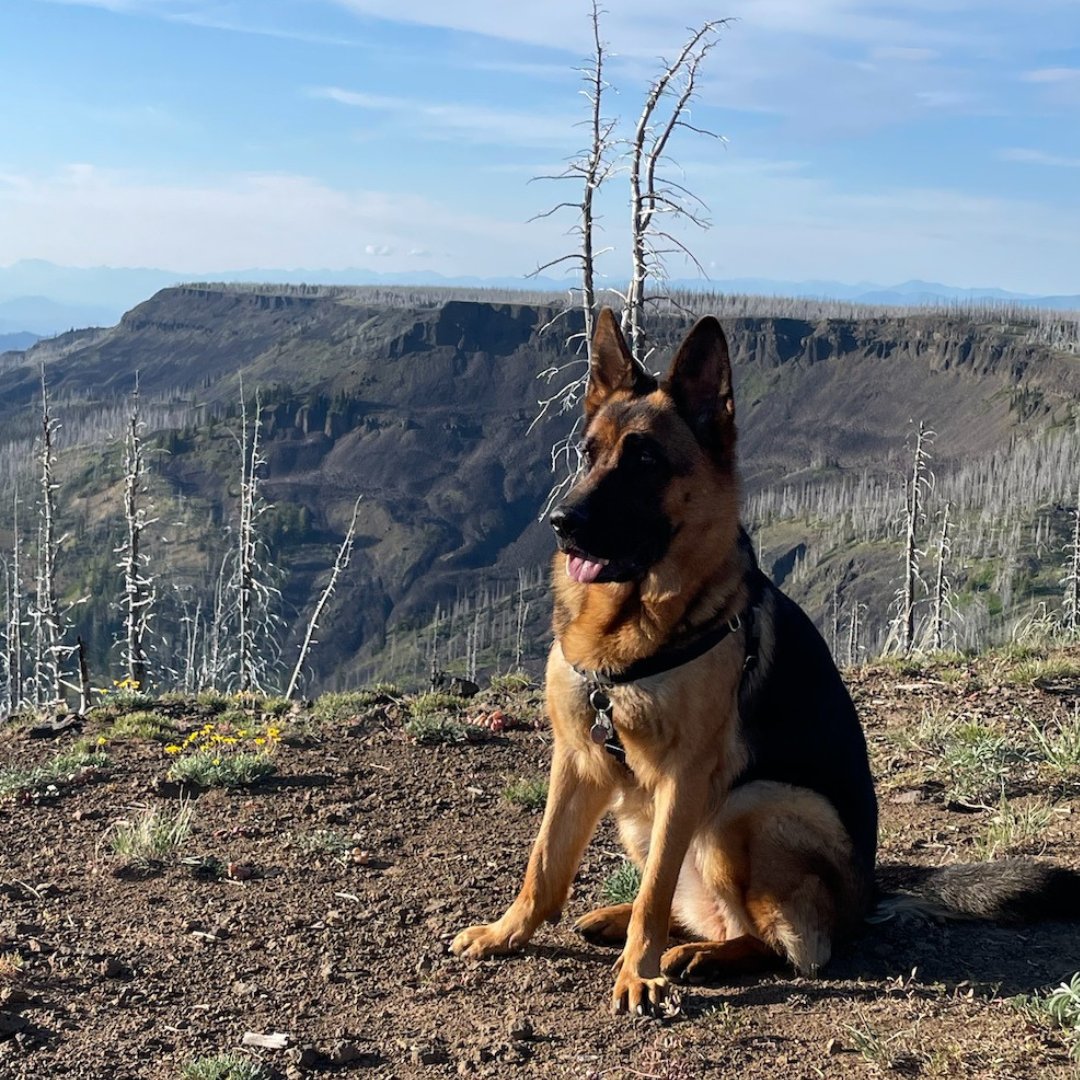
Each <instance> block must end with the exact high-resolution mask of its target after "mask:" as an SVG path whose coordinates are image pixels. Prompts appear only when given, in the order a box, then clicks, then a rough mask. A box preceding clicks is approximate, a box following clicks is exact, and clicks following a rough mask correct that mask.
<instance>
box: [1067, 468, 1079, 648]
mask: <svg viewBox="0 0 1080 1080" xmlns="http://www.w3.org/2000/svg"><path fill="white" fill-rule="evenodd" d="M1068 556H1069V562H1068V572H1067V573H1066V575H1065V627H1064V628H1065V630H1066V631H1067V632H1068V633H1070V634H1076V633H1077V632H1080V481H1078V482H1077V486H1076V510H1075V512H1074V514H1073V534H1072V543H1071V544H1070V545H1069V551H1068Z"/></svg>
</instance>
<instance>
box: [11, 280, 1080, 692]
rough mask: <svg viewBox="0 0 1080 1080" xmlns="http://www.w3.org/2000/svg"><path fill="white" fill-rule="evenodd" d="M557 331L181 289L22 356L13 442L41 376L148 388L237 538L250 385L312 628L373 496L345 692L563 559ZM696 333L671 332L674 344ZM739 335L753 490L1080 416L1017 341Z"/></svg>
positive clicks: (888, 328) (1065, 387)
mask: <svg viewBox="0 0 1080 1080" xmlns="http://www.w3.org/2000/svg"><path fill="white" fill-rule="evenodd" d="M552 315H553V312H552V311H551V310H549V309H544V308H536V307H530V306H525V305H513V304H484V303H471V302H461V301H451V302H448V303H442V304H432V305H430V306H427V307H422V308H412V309H405V308H401V307H387V306H384V305H379V304H375V303H371V302H368V301H365V300H364V299H363V298H357V296H355V295H351V294H348V293H342V294H341V295H322V294H320V295H314V296H307V295H298V294H296V293H295V292H293V291H288V292H281V293H274V292H273V291H265V290H262V291H258V292H244V291H241V290H238V289H237V290H234V289H215V288H210V287H199V288H194V287H192V288H176V289H166V290H164V291H163V292H161V293H158V294H157V295H156V296H155V297H153V298H152V299H151V300H148V301H147V302H146V303H144V304H141V305H140V306H139V307H137V308H135V309H134V310H133V311H131V312H129V313H128V314H127V315H126V316H125V317H124V318H123V320H122V321H121V323H120V324H119V325H118V326H117V327H115V328H113V329H111V330H109V331H106V332H104V333H95V334H92V335H87V336H86V337H84V338H83V339H78V338H74V339H73V340H71V341H69V342H66V343H64V346H63V347H62V348H61V347H58V346H57V345H56V344H50V343H42V344H40V345H38V346H36V347H34V348H32V349H30V350H29V351H28V352H27V353H26V354H24V355H23V356H22V357H17V356H15V357H12V356H9V357H8V360H9V361H10V363H8V364H7V366H5V367H3V368H2V369H0V424H3V423H6V422H7V419H8V418H11V417H14V416H15V415H16V414H18V415H22V416H25V415H26V409H25V406H26V404H27V403H28V402H30V401H31V400H32V399H33V396H34V393H35V390H36V383H37V366H38V361H39V360H40V359H41V358H47V359H48V364H49V377H50V382H51V385H52V388H53V391H54V394H55V396H56V398H57V400H58V401H61V402H62V401H64V399H67V400H68V402H69V404H68V405H67V406H65V408H66V409H67V410H68V412H69V414H71V415H86V414H88V413H92V412H93V411H94V410H99V411H100V410H101V409H102V408H103V406H107V405H108V406H111V405H114V404H116V403H117V402H118V401H120V400H121V399H122V397H123V395H125V394H126V393H127V392H128V391H129V390H130V388H131V387H132V385H133V383H134V374H135V372H136V370H137V371H138V372H139V380H140V385H141V389H142V393H143V395H144V398H145V400H146V401H147V402H154V401H157V402H166V401H169V402H173V403H175V409H177V410H179V411H180V412H181V413H183V415H184V416H185V420H184V423H183V424H182V425H178V426H181V427H186V428H187V434H186V437H185V438H184V439H176V440H175V442H174V445H173V446H172V448H171V450H172V452H171V453H170V454H169V455H168V456H167V458H166V459H165V460H163V461H162V463H161V464H160V476H161V478H162V480H163V482H165V483H167V484H169V485H171V486H172V487H173V489H174V490H176V491H182V492H184V494H185V498H186V499H188V500H194V501H195V502H197V503H203V504H205V505H206V506H207V507H209V508H210V509H211V511H212V513H211V515H210V516H211V517H212V519H213V520H215V521H218V522H221V521H224V520H227V519H228V516H229V512H230V511H229V506H230V503H229V499H230V491H229V480H228V472H227V469H225V468H224V467H223V465H222V462H223V460H225V459H224V458H223V457H222V454H223V453H224V450H223V449H222V448H221V447H218V450H217V451H214V452H211V443H210V441H208V438H204V437H203V436H201V435H199V434H198V433H199V431H200V430H201V427H200V426H201V425H205V424H206V423H207V422H208V418H209V417H211V416H214V415H217V416H219V417H221V416H223V415H224V414H225V413H226V412H227V411H228V409H229V408H230V407H231V406H234V405H235V403H236V402H237V401H238V400H239V394H240V378H241V376H242V378H243V385H244V390H245V393H246V394H247V395H248V396H249V397H250V396H251V395H252V394H253V393H254V391H255V390H256V389H258V390H259V393H260V398H261V401H262V419H263V423H264V433H265V436H266V453H267V459H268V464H267V469H266V490H267V494H268V497H269V498H270V499H271V501H273V502H275V503H277V504H279V505H281V506H289V507H293V508H295V509H297V510H298V511H300V510H302V511H303V513H304V515H306V517H305V519H304V520H306V521H310V522H311V523H312V524H311V527H310V529H309V530H308V533H307V535H306V537H302V538H300V539H298V540H296V541H295V543H293V542H292V541H290V545H291V546H287V547H286V548H285V549H284V550H283V553H282V557H281V558H282V562H283V563H284V565H285V568H286V570H287V571H288V572H289V573H288V577H287V579H286V582H287V583H286V587H285V592H286V601H287V604H288V605H289V606H290V607H291V608H293V609H295V611H294V612H293V615H294V618H295V621H296V622H297V623H298V624H300V625H302V622H301V621H302V618H303V616H304V615H305V614H306V612H307V611H308V610H310V606H311V604H312V603H313V602H314V599H315V596H316V594H317V586H318V583H319V582H320V581H321V580H322V576H321V575H322V574H323V573H324V571H325V568H326V566H327V565H328V563H329V561H330V559H331V558H332V552H333V541H334V540H335V539H336V538H340V536H341V534H342V532H343V531H344V527H345V523H346V522H347V520H348V516H349V513H350V511H351V507H352V504H353V501H354V500H355V499H356V497H357V496H362V503H361V511H360V526H359V528H360V534H361V536H360V540H359V544H358V547H359V551H358V553H357V556H356V559H355V561H354V567H353V569H352V571H351V572H350V577H349V579H348V580H347V581H343V583H342V585H341V588H340V590H339V598H338V600H337V602H336V610H337V612H338V614H337V615H336V616H335V617H334V619H333V620H332V621H333V629H332V632H328V633H325V634H324V635H323V637H324V644H323V646H322V648H321V650H320V652H319V653H318V655H317V656H316V667H317V668H318V669H319V670H320V674H321V676H322V678H323V680H324V682H328V681H332V680H333V679H334V678H335V677H336V678H337V679H338V680H340V679H347V677H348V672H349V670H351V669H352V668H353V667H354V665H355V664H357V663H358V662H360V661H358V660H357V657H360V658H361V660H362V659H363V658H364V657H369V656H370V655H371V654H373V653H374V652H376V651H378V650H379V649H381V648H382V646H383V644H384V640H385V631H386V629H387V627H388V626H391V625H394V624H403V623H407V622H409V621H411V620H417V619H421V618H425V617H426V616H427V614H428V613H430V611H431V610H432V609H433V608H434V607H435V605H436V604H437V603H441V604H443V605H447V604H449V603H452V602H453V600H454V598H455V597H456V596H458V595H460V594H462V593H464V592H468V591H469V590H471V589H473V588H475V587H476V585H477V583H478V582H479V581H481V580H483V581H485V582H487V583H489V584H491V585H492V587H495V586H497V585H499V584H501V585H503V586H505V587H507V588H511V589H512V588H513V586H514V583H515V582H516V580H517V574H518V571H519V569H522V568H533V567H536V566H538V565H542V564H543V563H544V562H545V561H546V560H547V558H548V556H549V553H550V551H551V548H552V544H551V542H550V537H549V535H548V529H547V527H546V526H543V525H540V524H539V523H538V522H537V514H538V511H539V509H540V507H541V505H542V504H543V501H544V498H545V495H546V493H547V491H548V489H549V487H550V485H551V482H552V477H551V473H550V468H549V448H550V447H551V445H552V443H553V442H554V441H555V440H556V439H557V438H558V437H559V436H561V435H562V434H563V433H564V432H565V431H566V430H567V429H568V426H569V423H570V420H571V418H570V417H568V416H558V415H556V416H552V417H549V418H547V419H546V420H545V421H543V422H541V423H540V424H538V425H536V427H535V428H532V429H531V430H530V428H531V425H532V423H533V420H534V417H535V416H536V413H537V405H536V402H537V399H538V398H540V397H541V396H544V394H545V389H546V388H545V384H543V383H541V382H538V381H537V378H536V376H537V373H538V372H540V371H542V370H545V369H547V368H551V367H553V366H557V365H559V364H562V363H565V362H567V361H568V360H570V359H572V357H571V355H570V354H569V353H568V352H567V350H566V348H565V346H564V342H565V340H566V338H567V336H568V335H569V334H570V333H572V332H573V331H574V330H575V329H577V326H578V324H576V323H575V321H574V319H573V318H572V317H571V318H570V319H567V320H563V321H561V322H560V323H559V324H558V325H557V326H556V328H554V329H552V330H550V331H548V332H547V333H546V334H545V335H543V336H540V335H538V332H537V331H538V328H539V327H541V326H543V325H544V324H545V323H547V322H548V321H549V320H550V318H551V317H552ZM685 329H686V324H685V322H681V321H680V322H675V321H673V320H672V321H668V322H665V323H662V324H661V325H660V326H659V330H658V336H659V337H660V338H662V339H672V338H675V337H677V336H679V335H681V334H682V333H683V332H684V331H685ZM727 330H728V333H729V336H730V341H731V347H732V354H733V361H734V367H735V378H736V396H737V416H738V423H739V429H740V440H741V442H740V445H741V457H742V461H743V469H744V475H745V477H746V482H747V488H748V490H750V491H753V490H756V489H758V488H760V487H761V486H762V485H765V484H769V483H773V482H775V481H778V480H781V479H783V478H785V477H789V476H791V475H794V474H799V473H800V472H802V471H805V470H808V469H819V470H820V469H834V470H844V469H851V468H857V467H862V466H865V465H868V464H870V465H874V466H877V467H880V468H882V469H888V468H891V467H892V464H891V463H892V461H893V459H894V458H895V456H896V455H897V453H898V452H899V451H900V449H901V448H902V446H903V443H904V440H905V438H906V436H907V433H908V429H909V423H908V422H909V420H910V419H912V418H915V419H922V420H925V421H926V422H927V423H928V424H929V425H930V426H932V427H933V428H935V429H936V430H937V432H938V444H937V454H938V458H939V460H941V459H947V458H955V457H960V456H963V455H972V454H980V453H985V452H987V451H988V450H990V449H993V448H994V447H996V446H998V445H1000V444H1001V443H1002V441H1003V440H1006V439H1008V438H1009V437H1010V435H1011V434H1012V433H1014V432H1015V431H1017V430H1020V429H1021V428H1022V427H1023V428H1025V429H1030V428H1032V427H1033V426H1037V425H1040V424H1049V423H1051V422H1053V421H1055V420H1059V419H1060V418H1061V417H1062V415H1064V413H1065V412H1066V411H1067V410H1069V409H1071V408H1072V405H1073V402H1075V401H1076V400H1078V399H1080V364H1078V363H1077V361H1076V359H1075V358H1070V357H1066V356H1064V355H1060V354H1055V353H1053V352H1051V351H1049V350H1046V349H1044V348H1041V347H1039V346H1035V345H1032V344H1030V343H1028V342H1026V341H1025V340H1024V337H1023V334H1022V333H1019V332H1016V331H1010V330H1009V328H1007V327H1005V328H1003V327H999V326H979V325H974V324H972V323H971V322H970V321H968V320H964V319H959V318H950V317H941V318H928V317H922V316H918V317H912V318H905V319H869V320H860V321H823V322H809V321H803V320H797V319H738V320H733V321H731V322H729V323H728V324H727ZM185 402H186V403H187V404H186V405H185V404H183V403H185ZM1018 403H1019V404H1018ZM185 409H186V412H184V410H185ZM533 614H534V617H535V615H536V612H535V611H534V613H533ZM541 621H542V620H541Z"/></svg>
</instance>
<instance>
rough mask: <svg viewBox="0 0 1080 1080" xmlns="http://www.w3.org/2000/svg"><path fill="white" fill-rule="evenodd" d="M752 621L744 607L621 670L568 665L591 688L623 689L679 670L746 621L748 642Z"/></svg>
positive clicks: (739, 628) (750, 609)
mask: <svg viewBox="0 0 1080 1080" xmlns="http://www.w3.org/2000/svg"><path fill="white" fill-rule="evenodd" d="M753 621H754V620H753V608H748V609H747V610H746V612H745V614H743V615H735V616H733V617H732V618H730V619H718V620H717V621H716V622H715V624H714V625H713V626H711V627H709V628H707V629H706V630H705V631H704V632H703V633H702V634H700V635H699V636H698V637H696V638H694V639H693V640H691V641H688V642H687V643H686V644H685V645H679V646H677V647H676V648H673V649H663V650H661V651H660V652H657V653H653V654H652V656H645V657H642V658H641V659H640V660H635V661H634V662H633V663H632V664H629V665H627V666H626V667H625V668H623V669H622V671H586V670H584V669H582V668H579V667H578V666H577V665H576V664H571V665H570V666H571V667H573V669H574V670H575V671H576V672H577V673H578V674H579V675H580V676H581V677H582V678H583V679H585V680H586V681H587V682H588V683H589V684H590V685H591V686H609V687H610V686H624V685H625V684H626V683H632V682H637V681H638V680H640V679H647V678H649V676H651V675H663V674H664V672H665V671H673V670H674V669H675V668H677V667H682V666H683V664H689V663H690V661H691V660H696V659H697V658H698V657H699V656H704V655H705V653H707V652H708V651H709V650H710V649H715V648H716V646H717V645H719V644H720V642H721V641H723V640H724V638H726V637H727V636H728V635H729V634H735V633H737V632H738V631H739V630H741V629H742V627H743V624H744V623H746V622H749V624H750V626H748V628H747V641H749V639H750V637H751V636H752V634H753V630H752V629H751V627H752V625H753Z"/></svg>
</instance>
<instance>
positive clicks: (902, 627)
mask: <svg viewBox="0 0 1080 1080" xmlns="http://www.w3.org/2000/svg"><path fill="white" fill-rule="evenodd" d="M933 437H934V433H933V432H932V431H929V430H928V429H927V427H926V425H925V423H923V421H921V420H920V421H919V426H918V429H917V430H916V434H915V446H914V450H913V452H912V457H911V472H910V473H909V474H908V480H907V487H906V491H905V493H904V521H903V527H904V577H903V581H902V584H901V586H900V588H899V589H898V590H897V592H896V604H897V611H896V617H895V618H894V619H893V622H892V625H891V627H890V629H889V643H891V644H892V645H893V646H894V647H895V648H897V649H899V651H900V652H902V653H904V654H905V655H906V654H908V653H910V652H911V651H912V650H913V649H914V647H915V608H916V605H917V603H918V597H917V596H916V591H917V588H918V586H919V584H920V582H921V581H922V576H921V574H920V560H921V559H922V557H923V555H924V554H925V552H923V551H922V550H921V549H920V548H919V543H918V536H919V529H920V527H921V525H922V522H923V517H924V516H925V511H924V509H923V496H924V494H925V493H926V491H927V490H928V489H929V487H930V484H931V475H930V471H929V461H930V449H929V448H930V443H931V441H932V440H933ZM889 643H887V645H886V648H888V646H889Z"/></svg>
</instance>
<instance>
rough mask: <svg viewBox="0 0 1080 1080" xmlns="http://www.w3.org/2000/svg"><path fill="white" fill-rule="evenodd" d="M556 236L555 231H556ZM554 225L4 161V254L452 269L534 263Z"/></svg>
mask: <svg viewBox="0 0 1080 1080" xmlns="http://www.w3.org/2000/svg"><path fill="white" fill-rule="evenodd" d="M550 232H551V234H552V235H553V236H554V233H555V230H554V229H552V230H550ZM544 242H545V230H543V229H539V230H537V229H536V228H534V227H528V226H526V225H525V224H524V223H518V222H514V221H501V220H499V219H497V218H495V217H485V216H482V215H480V214H475V213H470V212H469V211H467V210H464V209H462V208H460V207H458V206H451V205H444V204H442V203H439V202H435V201H433V200H430V199H425V198H421V197H419V196H416V195H410V194H404V193H388V192H383V191H365V190H357V191H344V190H340V189H336V188H333V187H330V186H328V185H327V184H325V183H322V182H320V181H319V180H316V179H313V178H311V177H306V176H293V175H280V174H243V175H231V176H224V177H216V178H212V179H205V180H202V181H198V182H191V183H181V182H171V181H159V180H152V179H147V178H144V177H139V176H134V175H131V174H127V173H121V172H115V171H111V170H107V169H101V168H97V167H95V166H93V165H89V164H74V165H69V166H67V167H65V168H64V169H62V170H60V171H59V172H57V173H54V174H51V175H43V176H41V175H27V174H21V173H18V172H15V171H12V170H5V169H4V168H3V167H2V166H0V265H3V264H6V263H10V262H14V261H15V260H17V259H21V258H41V259H49V260H51V261H53V262H58V263H63V264H67V265H76V266H78V265H91V264H105V265H111V266H165V267H168V268H169V269H174V270H177V271H180V272H185V273H199V272H204V271H206V269H207V268H208V267H216V268H226V269H227V268H231V267H243V266H263V267H275V266H301V267H302V266H307V267H330V268H333V267H345V266H356V265H358V264H359V265H363V263H364V261H365V259H377V260H378V263H379V268H380V269H383V270H405V269H408V268H410V267H413V266H415V260H414V259H410V258H409V257H408V256H406V255H404V254H398V253H402V252H407V251H411V250H417V249H425V250H429V249H430V250H435V251H438V252H445V253H446V254H444V255H439V256H432V262H433V263H434V264H437V265H433V266H432V269H437V270H441V271H443V272H446V273H460V272H465V270H466V269H468V270H469V271H470V272H475V271H477V270H480V269H481V267H483V270H482V272H484V273H495V274H497V273H515V272H520V271H527V270H529V269H531V266H529V265H527V264H525V263H524V260H525V259H527V256H526V255H525V254H524V252H525V251H526V250H528V249H529V248H536V247H543V245H544Z"/></svg>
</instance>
